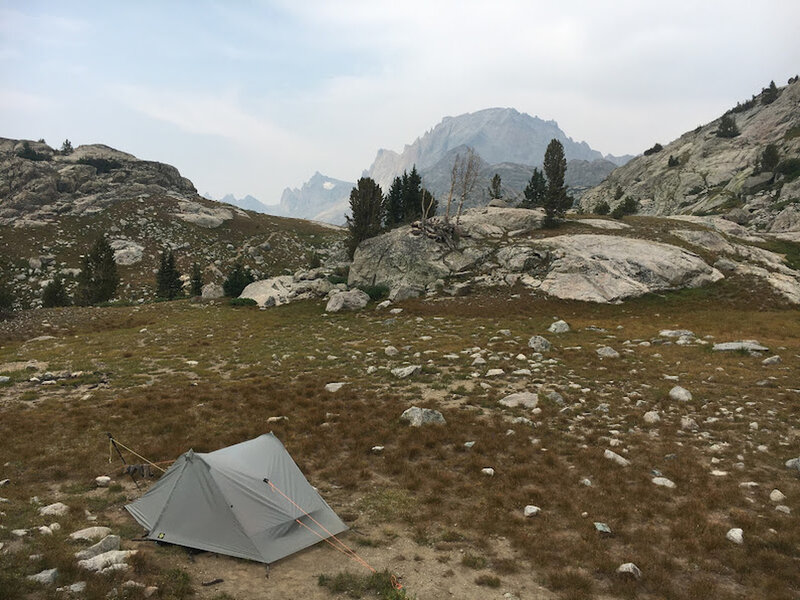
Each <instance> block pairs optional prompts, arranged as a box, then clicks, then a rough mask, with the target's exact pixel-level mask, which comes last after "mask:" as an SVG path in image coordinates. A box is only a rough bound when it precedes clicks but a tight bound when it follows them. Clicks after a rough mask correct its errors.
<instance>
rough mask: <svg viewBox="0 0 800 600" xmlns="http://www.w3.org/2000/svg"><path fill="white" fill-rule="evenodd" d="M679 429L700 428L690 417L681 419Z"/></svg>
mask: <svg viewBox="0 0 800 600" xmlns="http://www.w3.org/2000/svg"><path fill="white" fill-rule="evenodd" d="M681 429H700V426H699V425H698V424H697V421H695V420H694V419H693V418H691V417H681Z"/></svg>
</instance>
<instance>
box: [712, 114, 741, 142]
mask: <svg viewBox="0 0 800 600" xmlns="http://www.w3.org/2000/svg"><path fill="white" fill-rule="evenodd" d="M737 135H739V128H738V127H737V126H736V119H734V118H733V115H722V118H721V119H720V120H719V127H718V128H717V136H718V137H721V138H733V137H736V136H737Z"/></svg>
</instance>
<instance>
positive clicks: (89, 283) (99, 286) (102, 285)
mask: <svg viewBox="0 0 800 600" xmlns="http://www.w3.org/2000/svg"><path fill="white" fill-rule="evenodd" d="M118 285H119V273H118V272H117V262H116V261H115V260H114V250H113V248H111V245H110V244H109V243H108V240H107V239H106V237H105V236H104V235H102V236H100V237H99V238H97V240H96V241H95V243H94V245H93V246H92V248H91V250H90V251H89V253H88V254H86V255H84V257H83V261H82V268H81V272H80V274H79V275H78V289H77V290H76V292H75V303H76V304H79V305H81V306H89V305H91V304H97V303H98V302H106V301H108V300H111V299H112V298H113V297H114V295H115V294H116V293H117V286H118Z"/></svg>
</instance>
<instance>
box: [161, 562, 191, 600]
mask: <svg viewBox="0 0 800 600" xmlns="http://www.w3.org/2000/svg"><path fill="white" fill-rule="evenodd" d="M158 587H159V591H160V592H161V597H162V598H175V599H176V600H183V599H184V598H189V597H191V596H193V595H194V589H192V578H191V577H190V576H189V574H188V573H187V572H186V571H183V570H181V569H169V570H167V571H164V574H163V575H162V577H161V579H160V580H159V584H158Z"/></svg>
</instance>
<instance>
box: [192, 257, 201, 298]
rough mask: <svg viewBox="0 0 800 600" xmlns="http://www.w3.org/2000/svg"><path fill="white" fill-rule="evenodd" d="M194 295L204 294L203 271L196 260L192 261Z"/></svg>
mask: <svg viewBox="0 0 800 600" xmlns="http://www.w3.org/2000/svg"><path fill="white" fill-rule="evenodd" d="M191 285H192V296H202V295H203V271H202V269H200V265H198V264H197V263H196V262H195V263H192V279H191Z"/></svg>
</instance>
